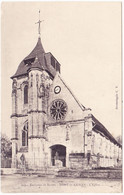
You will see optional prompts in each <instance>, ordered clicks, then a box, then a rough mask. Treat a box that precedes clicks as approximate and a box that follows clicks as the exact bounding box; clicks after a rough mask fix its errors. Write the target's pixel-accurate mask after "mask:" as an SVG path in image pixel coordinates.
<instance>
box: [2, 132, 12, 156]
mask: <svg viewBox="0 0 124 195" xmlns="http://www.w3.org/2000/svg"><path fill="white" fill-rule="evenodd" d="M11 157H12V143H11V141H10V140H9V138H8V137H7V136H6V135H4V134H1V158H2V159H3V158H11Z"/></svg>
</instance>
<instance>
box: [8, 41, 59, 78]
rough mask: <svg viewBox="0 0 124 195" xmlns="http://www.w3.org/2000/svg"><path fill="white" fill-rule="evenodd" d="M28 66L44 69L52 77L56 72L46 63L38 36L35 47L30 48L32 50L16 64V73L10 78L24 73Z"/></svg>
mask: <svg viewBox="0 0 124 195" xmlns="http://www.w3.org/2000/svg"><path fill="white" fill-rule="evenodd" d="M36 58H37V62H36V60H35V59H36ZM30 68H39V69H44V70H46V71H47V72H48V73H50V74H51V75H52V76H53V77H54V76H55V74H56V71H55V70H53V69H52V68H51V67H50V66H49V65H47V63H46V58H45V51H44V48H43V46H42V43H41V39H40V38H38V42H37V44H36V46H35V48H34V49H33V50H32V52H31V53H30V54H29V55H28V56H27V57H25V58H24V59H23V60H22V62H21V63H20V64H19V66H18V69H17V71H16V73H15V74H14V75H13V76H12V77H11V78H14V77H18V76H22V75H26V74H27V72H28V70H29V69H30Z"/></svg>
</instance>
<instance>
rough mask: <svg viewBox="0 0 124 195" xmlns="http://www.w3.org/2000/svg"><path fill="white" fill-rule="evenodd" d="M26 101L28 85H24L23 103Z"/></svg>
mask: <svg viewBox="0 0 124 195" xmlns="http://www.w3.org/2000/svg"><path fill="white" fill-rule="evenodd" d="M27 103H28V86H27V85H26V86H25V87H24V104H27Z"/></svg>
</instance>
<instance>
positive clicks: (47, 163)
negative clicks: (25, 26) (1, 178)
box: [11, 37, 121, 169]
mask: <svg viewBox="0 0 124 195" xmlns="http://www.w3.org/2000/svg"><path fill="white" fill-rule="evenodd" d="M60 72H61V65H60V63H59V62H58V61H57V59H56V58H55V57H54V56H53V55H52V54H51V53H50V52H48V53H46V52H45V50H44V48H43V46H42V43H41V38H40V37H39V38H38V41H37V44H36V46H35V47H34V49H33V50H32V52H31V53H30V54H29V55H28V56H27V57H25V58H24V59H23V60H22V61H21V63H20V64H19V66H18V68H17V71H16V73H15V74H14V75H13V76H12V77H11V79H12V81H13V83H12V115H11V120H12V139H11V140H12V167H13V168H18V167H19V166H20V164H21V160H22V157H23V159H24V160H25V163H26V167H27V168H29V169H36V168H43V167H61V168H62V167H63V168H64V167H67V168H73V169H78V168H81V169H87V168H95V167H110V166H119V165H120V163H121V145H120V144H119V143H118V142H117V141H116V139H115V138H114V137H113V136H112V135H111V134H110V132H109V131H108V130H107V129H106V128H105V127H104V126H103V125H102V124H101V123H100V122H99V121H98V120H97V119H96V118H95V117H94V116H93V115H92V114H91V110H90V109H87V108H85V107H84V106H83V105H82V104H81V103H80V102H79V101H78V100H77V98H76V96H75V95H74V94H73V93H72V91H71V89H70V88H69V87H68V86H67V84H66V83H65V82H64V80H63V79H62V77H61V74H60Z"/></svg>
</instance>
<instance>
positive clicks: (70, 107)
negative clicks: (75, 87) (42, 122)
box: [48, 73, 85, 123]
mask: <svg viewBox="0 0 124 195" xmlns="http://www.w3.org/2000/svg"><path fill="white" fill-rule="evenodd" d="M58 105H59V106H60V107H61V108H62V111H63V114H62V116H60V115H59V116H58V118H57V119H56V116H55V115H54V114H53V113H52V111H51V109H53V111H54V109H56V108H55V106H58ZM58 109H59V108H58ZM84 110H85V108H84V107H83V106H82V105H81V104H80V103H79V102H78V100H77V99H76V97H75V96H74V94H73V93H72V91H71V90H70V89H69V88H68V86H67V85H66V84H65V82H64V81H63V79H62V78H61V77H60V75H59V73H57V74H56V76H55V78H54V80H53V83H52V85H51V88H50V94H49V101H48V122H49V123H50V122H52V123H53V122H56V121H58V122H59V121H73V120H81V119H83V118H84ZM54 116H55V117H54ZM59 118H62V119H59Z"/></svg>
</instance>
